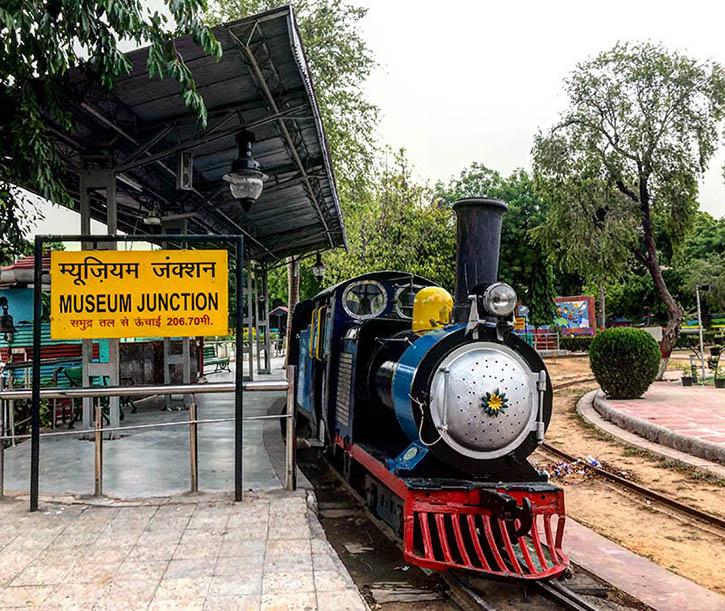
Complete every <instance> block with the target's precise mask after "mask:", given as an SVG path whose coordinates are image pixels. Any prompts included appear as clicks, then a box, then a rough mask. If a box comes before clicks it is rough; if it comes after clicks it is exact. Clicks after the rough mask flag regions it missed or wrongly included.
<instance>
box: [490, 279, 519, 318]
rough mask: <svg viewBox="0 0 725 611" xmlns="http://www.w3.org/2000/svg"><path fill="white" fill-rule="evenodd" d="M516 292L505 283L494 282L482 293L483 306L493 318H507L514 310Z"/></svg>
mask: <svg viewBox="0 0 725 611" xmlns="http://www.w3.org/2000/svg"><path fill="white" fill-rule="evenodd" d="M516 300H517V297H516V291H514V290H513V288H511V287H510V286H509V285H508V284H506V283H505V282H494V283H493V284H492V285H491V286H489V287H488V288H487V289H486V291H485V292H484V293H483V306H484V307H485V308H486V311H487V312H488V313H489V314H493V315H494V316H500V317H501V316H509V315H510V314H511V313H512V312H513V311H514V308H516Z"/></svg>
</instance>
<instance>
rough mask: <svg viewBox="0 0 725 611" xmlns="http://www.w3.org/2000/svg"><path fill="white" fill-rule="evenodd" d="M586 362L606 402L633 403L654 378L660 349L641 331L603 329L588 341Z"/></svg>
mask: <svg viewBox="0 0 725 611" xmlns="http://www.w3.org/2000/svg"><path fill="white" fill-rule="evenodd" d="M589 360H590V362H591V367H592V371H593V372H594V376H595V377H596V378H597V382H598V383H599V386H601V388H602V390H603V391H604V392H605V393H606V395H607V396H608V397H609V398H611V399H636V398H638V397H641V396H642V395H643V394H644V392H645V391H646V390H647V389H648V388H649V386H650V384H652V382H654V381H655V378H656V377H657V371H658V369H659V364H660V347H659V345H658V344H657V342H656V341H655V339H654V338H653V337H652V336H651V335H650V334H649V333H647V332H646V331H642V330H641V329H632V328H628V327H621V328H615V329H607V330H606V331H603V332H602V333H600V334H599V335H597V336H596V337H595V338H594V339H593V340H592V345H591V347H590V348H589Z"/></svg>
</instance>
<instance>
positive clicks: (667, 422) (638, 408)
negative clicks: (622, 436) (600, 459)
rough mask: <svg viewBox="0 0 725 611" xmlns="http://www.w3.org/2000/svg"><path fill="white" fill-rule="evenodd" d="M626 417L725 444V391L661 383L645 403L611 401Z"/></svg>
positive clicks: (649, 393) (644, 399)
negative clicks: (632, 417) (629, 416)
mask: <svg viewBox="0 0 725 611" xmlns="http://www.w3.org/2000/svg"><path fill="white" fill-rule="evenodd" d="M607 403H609V404H610V405H611V406H612V407H614V408H616V409H617V410H618V411H621V412H622V413H624V414H628V415H631V416H635V417H637V418H641V419H642V420H647V421H649V422H651V423H653V424H656V425H658V426H662V427H665V428H668V429H670V430H672V431H675V432H677V433H681V434H682V435H688V436H690V437H697V438H700V439H703V440H707V441H710V442H713V443H725V391H723V390H722V389H716V388H709V387H708V388H698V387H690V388H687V387H683V386H677V385H675V384H673V383H669V382H659V383H655V384H653V385H652V386H650V388H649V390H648V391H647V392H646V393H645V394H644V396H643V397H642V399H633V400H629V401H624V400H617V399H607Z"/></svg>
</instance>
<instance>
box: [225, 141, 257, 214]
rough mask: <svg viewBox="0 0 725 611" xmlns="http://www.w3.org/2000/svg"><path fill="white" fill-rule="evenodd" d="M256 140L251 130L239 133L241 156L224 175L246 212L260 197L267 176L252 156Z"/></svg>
mask: <svg viewBox="0 0 725 611" xmlns="http://www.w3.org/2000/svg"><path fill="white" fill-rule="evenodd" d="M254 141H255V138H254V134H252V133H251V132H248V131H243V132H240V133H239V134H237V143H238V144H239V157H238V158H237V159H235V160H234V161H233V162H232V168H231V171H230V172H229V173H228V174H225V175H224V177H223V178H224V180H226V181H227V182H228V183H229V190H230V191H231V192H232V195H233V196H234V197H235V198H236V199H238V200H239V202H240V203H241V204H242V209H243V210H244V212H249V209H250V208H251V207H252V204H253V203H254V202H255V201H257V200H258V199H259V196H260V195H261V194H262V188H263V187H264V181H265V179H266V178H267V176H266V175H265V174H264V173H263V172H262V171H261V170H260V165H259V163H258V162H257V160H256V159H254V157H253V156H252V144H253V143H254Z"/></svg>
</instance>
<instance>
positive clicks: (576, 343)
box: [559, 335, 594, 352]
mask: <svg viewBox="0 0 725 611" xmlns="http://www.w3.org/2000/svg"><path fill="white" fill-rule="evenodd" d="M593 339H594V336H593V335H562V336H561V339H560V340H559V348H561V349H562V350H568V351H569V352H588V351H589V347H590V346H591V345H592V340H593Z"/></svg>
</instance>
